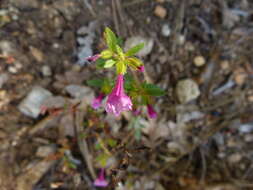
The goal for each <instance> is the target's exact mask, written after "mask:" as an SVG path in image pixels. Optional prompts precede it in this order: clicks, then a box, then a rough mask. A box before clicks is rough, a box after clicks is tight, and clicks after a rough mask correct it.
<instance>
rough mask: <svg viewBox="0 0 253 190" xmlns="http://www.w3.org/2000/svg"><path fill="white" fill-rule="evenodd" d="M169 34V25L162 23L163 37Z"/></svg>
mask: <svg viewBox="0 0 253 190" xmlns="http://www.w3.org/2000/svg"><path fill="white" fill-rule="evenodd" d="M170 34H171V29H170V25H168V24H164V25H163V26H162V35H163V36H164V37H168V36H170Z"/></svg>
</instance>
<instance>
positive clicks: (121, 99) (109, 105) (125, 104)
mask: <svg viewBox="0 0 253 190" xmlns="http://www.w3.org/2000/svg"><path fill="white" fill-rule="evenodd" d="M132 106H133V104H132V101H131V99H130V98H129V97H128V96H127V95H126V94H125V92H124V78H123V74H119V75H118V77H117V81H116V85H115V87H114V88H113V90H112V92H111V94H109V96H108V99H107V102H106V107H105V110H106V112H107V113H113V114H114V115H115V116H119V115H120V113H121V112H122V111H128V110H132Z"/></svg>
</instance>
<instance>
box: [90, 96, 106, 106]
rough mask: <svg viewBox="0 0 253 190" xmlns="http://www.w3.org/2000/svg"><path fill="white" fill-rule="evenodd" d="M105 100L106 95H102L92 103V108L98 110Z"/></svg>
mask: <svg viewBox="0 0 253 190" xmlns="http://www.w3.org/2000/svg"><path fill="white" fill-rule="evenodd" d="M103 98H104V94H103V93H101V94H99V95H98V96H97V97H96V98H95V99H94V100H93V101H92V104H91V107H93V108H94V109H98V108H99V107H100V106H101V104H102V100H103Z"/></svg>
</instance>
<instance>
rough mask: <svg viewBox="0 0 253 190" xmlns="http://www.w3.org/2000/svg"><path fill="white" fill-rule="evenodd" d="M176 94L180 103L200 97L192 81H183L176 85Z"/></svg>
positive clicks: (197, 88)
mask: <svg viewBox="0 0 253 190" xmlns="http://www.w3.org/2000/svg"><path fill="white" fill-rule="evenodd" d="M176 93H177V96H178V99H179V101H180V102H181V103H187V102H190V101H191V100H194V99H196V98H197V97H198V96H199V95H200V91H199V87H198V84H197V83H196V82H195V81H194V80H192V79H184V80H181V81H179V82H178V83H177V86H176Z"/></svg>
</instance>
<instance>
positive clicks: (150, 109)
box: [147, 104, 157, 119]
mask: <svg viewBox="0 0 253 190" xmlns="http://www.w3.org/2000/svg"><path fill="white" fill-rule="evenodd" d="M147 109H148V116H149V117H150V118H152V119H154V118H156V117H157V113H156V111H155V110H154V108H153V107H152V106H151V105H150V104H148V105H147Z"/></svg>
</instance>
